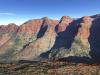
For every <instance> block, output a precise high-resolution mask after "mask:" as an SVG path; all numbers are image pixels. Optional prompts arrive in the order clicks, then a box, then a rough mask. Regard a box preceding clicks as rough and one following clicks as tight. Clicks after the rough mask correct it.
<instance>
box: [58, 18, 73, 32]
mask: <svg viewBox="0 0 100 75" xmlns="http://www.w3.org/2000/svg"><path fill="white" fill-rule="evenodd" d="M71 22H72V19H71V18H70V17H69V16H63V17H62V18H61V20H60V22H59V24H58V32H63V31H65V30H66V27H67V26H68V25H69V24H70V23H71Z"/></svg>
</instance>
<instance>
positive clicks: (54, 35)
mask: <svg viewBox="0 0 100 75" xmlns="http://www.w3.org/2000/svg"><path fill="white" fill-rule="evenodd" d="M99 24H100V15H99V14H98V15H94V16H84V17H82V18H78V19H73V18H71V17H69V16H63V17H62V18H61V19H60V20H52V19H49V18H48V17H43V18H41V19H32V20H29V21H27V22H25V23H23V24H22V25H20V26H17V25H16V24H13V23H11V24H8V25H6V26H3V25H1V26H0V62H2V61H3V62H12V61H20V60H31V61H36V60H42V58H43V56H42V55H44V56H45V57H47V56H49V54H51V55H53V54H54V55H55V56H57V57H68V56H89V55H91V56H92V58H95V57H96V58H97V57H99V54H100V52H99V49H100V48H99V47H100V46H99V45H100V43H99V41H100V40H99V28H100V25H99ZM50 52H51V53H50ZM89 53H90V54H89ZM54 55H53V56H51V57H55V56H54ZM47 58H48V57H47Z"/></svg>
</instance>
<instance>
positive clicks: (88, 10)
mask: <svg viewBox="0 0 100 75" xmlns="http://www.w3.org/2000/svg"><path fill="white" fill-rule="evenodd" d="M99 13H100V0H0V24H8V23H12V22H14V23H16V24H21V23H23V22H25V21H27V20H29V19H33V18H41V17H44V16H48V17H50V18H51V19H60V18H61V17H62V16H63V15H66V16H71V17H73V18H77V17H82V16H84V15H94V14H99Z"/></svg>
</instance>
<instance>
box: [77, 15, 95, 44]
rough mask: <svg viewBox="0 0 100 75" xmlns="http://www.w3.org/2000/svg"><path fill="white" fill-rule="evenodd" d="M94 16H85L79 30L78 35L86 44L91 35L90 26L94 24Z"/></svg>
mask: <svg viewBox="0 0 100 75" xmlns="http://www.w3.org/2000/svg"><path fill="white" fill-rule="evenodd" d="M92 20H93V19H92V18H91V17H89V16H85V17H83V19H82V23H80V28H79V31H78V37H79V38H80V40H81V42H82V43H83V44H84V45H87V43H88V38H89V36H90V27H91V25H92Z"/></svg>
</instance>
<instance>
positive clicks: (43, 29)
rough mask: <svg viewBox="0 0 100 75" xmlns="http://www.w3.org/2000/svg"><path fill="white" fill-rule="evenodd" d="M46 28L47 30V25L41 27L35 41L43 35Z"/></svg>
mask: <svg viewBox="0 0 100 75" xmlns="http://www.w3.org/2000/svg"><path fill="white" fill-rule="evenodd" d="M47 28H48V25H41V27H40V30H39V32H38V34H37V39H38V38H41V37H42V36H43V35H44V34H45V32H46V31H47Z"/></svg>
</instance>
